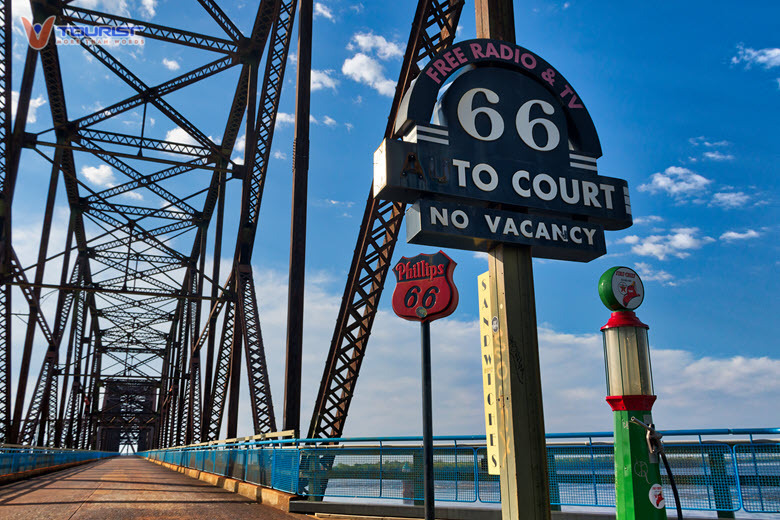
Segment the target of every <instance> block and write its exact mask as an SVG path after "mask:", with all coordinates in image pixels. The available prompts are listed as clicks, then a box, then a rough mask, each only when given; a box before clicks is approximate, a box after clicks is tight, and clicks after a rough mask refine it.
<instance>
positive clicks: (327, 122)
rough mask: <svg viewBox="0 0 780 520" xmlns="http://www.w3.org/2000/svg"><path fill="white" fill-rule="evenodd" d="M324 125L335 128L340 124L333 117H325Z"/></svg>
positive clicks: (323, 119)
mask: <svg viewBox="0 0 780 520" xmlns="http://www.w3.org/2000/svg"><path fill="white" fill-rule="evenodd" d="M322 124H324V125H325V126H329V127H331V128H333V127H334V126H336V125H337V124H338V123H336V120H335V119H333V118H332V117H330V116H325V117H324V118H322Z"/></svg>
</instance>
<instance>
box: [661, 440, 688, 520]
mask: <svg viewBox="0 0 780 520" xmlns="http://www.w3.org/2000/svg"><path fill="white" fill-rule="evenodd" d="M661 460H663V461H664V467H665V468H666V474H667V475H669V483H670V484H671V485H672V493H674V505H676V506H677V518H678V519H679V520H683V514H682V506H680V494H679V493H678V492H677V484H676V483H675V482H674V475H672V468H670V467H669V461H668V460H666V453H664V452H663V451H661Z"/></svg>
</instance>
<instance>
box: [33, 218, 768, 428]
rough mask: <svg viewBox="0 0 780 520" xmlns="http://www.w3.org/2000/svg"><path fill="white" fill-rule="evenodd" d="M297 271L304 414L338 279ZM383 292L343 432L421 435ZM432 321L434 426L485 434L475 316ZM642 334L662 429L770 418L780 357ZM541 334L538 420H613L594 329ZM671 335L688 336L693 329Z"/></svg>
mask: <svg viewBox="0 0 780 520" xmlns="http://www.w3.org/2000/svg"><path fill="white" fill-rule="evenodd" d="M39 230H40V227H38V231H39ZM63 234H64V230H63ZM33 253H34V251H33ZM33 258H34V256H33ZM223 264H227V265H228V266H229V264H230V262H229V261H228V260H225V261H224V262H223ZM226 269H227V268H226ZM254 274H255V277H254V278H255V284H256V287H257V294H258V295H280V297H270V296H269V297H266V298H262V297H261V298H259V305H260V315H261V316H262V317H263V337H264V340H265V342H266V344H268V345H283V344H284V341H285V339H284V338H285V337H286V325H287V299H286V296H287V273H286V272H279V271H272V270H269V269H258V268H255V270H254ZM306 282H307V283H306V295H305V300H306V320H305V322H304V335H303V337H304V348H303V352H304V356H303V373H304V374H305V375H306V376H307V377H304V380H303V385H302V389H301V394H302V403H303V407H304V408H303V409H302V410H301V416H302V417H310V416H311V412H312V405H313V404H314V399H315V396H316V394H317V390H318V388H319V381H320V377H321V375H322V367H323V363H324V360H325V358H326V355H327V351H328V347H329V343H328V342H323V341H321V338H323V337H330V335H331V334H332V332H333V318H334V316H335V315H336V313H337V312H338V309H339V305H340V303H341V290H342V289H343V287H342V282H341V281H340V280H336V279H335V278H334V277H332V276H329V275H327V274H323V273H311V274H310V273H307V277H306ZM388 303H389V302H388ZM388 303H385V305H384V306H383V307H382V308H381V309H380V311H379V313H378V314H377V317H376V320H375V322H374V327H373V330H372V334H371V341H370V345H369V346H368V348H367V351H366V356H365V358H364V361H363V364H362V367H361V371H360V378H359V381H358V384H357V391H356V392H355V396H354V399H353V401H352V404H351V407H350V413H349V418H348V419H347V423H346V430H345V432H344V435H345V436H349V437H354V436H375V435H377V434H378V432H381V434H382V435H387V436H391V435H419V434H420V431H421V418H420V409H421V403H420V378H419V373H420V356H419V341H420V333H419V327H417V326H415V324H413V323H408V322H405V321H403V320H401V319H399V318H397V317H396V316H394V315H393V313H392V311H390V310H389V309H388V307H389V305H388ZM641 317H642V316H641V314H640V319H641ZM605 320H606V318H605ZM597 325H598V324H597ZM650 325H651V326H653V323H650ZM431 329H432V330H431V337H432V338H433V345H432V346H433V348H432V352H431V356H432V361H433V371H432V372H433V373H432V380H433V393H434V395H433V406H434V410H433V414H434V418H435V421H436V431H435V434H437V435H452V434H476V435H483V434H484V431H485V430H484V424H485V423H484V411H483V407H482V367H481V364H480V359H479V354H478V352H479V349H478V347H477V348H476V350H475V345H477V344H478V342H479V327H478V323H477V321H476V320H470V319H460V318H458V317H457V315H454V316H452V317H450V318H448V319H447V320H445V321H437V322H434V323H433V324H432V325H431ZM650 334H651V337H650V341H651V358H652V365H653V376H654V382H655V392H656V394H657V395H658V401H657V403H656V405H655V407H654V409H653V415H654V419H655V420H656V423H657V424H658V425H660V427H661V428H662V429H683V428H722V427H724V426H727V425H735V424H736V425H740V424H742V425H750V426H755V427H762V426H766V427H770V426H776V425H775V424H771V422H772V421H774V420H775V419H776V417H775V416H774V415H772V414H767V413H766V410H768V409H774V408H773V406H775V405H776V401H777V395H778V393H780V359H777V358H775V357H750V356H723V357H714V356H703V355H701V354H696V353H693V352H690V351H688V350H684V349H683V348H680V347H679V346H678V345H656V344H655V343H654V341H653V329H651V330H650ZM538 335H539V356H540V364H541V374H542V395H543V399H544V411H545V428H546V430H547V431H548V432H571V431H611V430H612V428H613V422H612V421H613V417H612V412H611V411H610V409H609V406H608V405H607V404H606V403H605V402H604V396H606V387H605V384H604V351H603V346H602V338H601V334H600V333H598V332H595V331H594V333H589V334H571V333H566V332H564V331H558V330H554V329H553V328H551V327H549V326H545V325H541V326H540V327H539V329H538ZM678 341H679V343H680V344H685V343H686V342H688V341H691V342H694V341H695V334H691V335H690V336H688V337H681V338H679V340H678ZM266 356H267V363H268V367H269V378H270V382H271V388H272V394H273V396H274V405H275V406H274V408H276V409H277V410H281V409H282V407H281V404H282V398H283V395H284V392H283V384H284V377H283V367H284V351H283V349H266ZM308 376H311V377H308ZM244 387H245V385H244ZM388 388H392V389H393V391H392V392H388ZM377 403H381V405H382V406H377ZM241 411H242V413H240V414H239V417H240V419H239V431H238V434H239V435H250V434H251V431H252V425H251V423H252V419H251V413H250V408H249V399H248V396H247V397H246V399H242V401H241ZM222 433H223V436H224V430H223V431H222Z"/></svg>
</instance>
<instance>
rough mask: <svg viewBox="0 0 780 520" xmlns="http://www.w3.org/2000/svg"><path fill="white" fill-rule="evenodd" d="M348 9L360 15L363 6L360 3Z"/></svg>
mask: <svg viewBox="0 0 780 520" xmlns="http://www.w3.org/2000/svg"><path fill="white" fill-rule="evenodd" d="M349 8H350V9H352V10H353V11H355V13H356V14H360V13H362V12H363V9H364V8H365V6H364V5H363V4H362V3H360V2H359V3H357V4H355V5H351V6H349Z"/></svg>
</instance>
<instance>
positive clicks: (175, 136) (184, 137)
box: [165, 126, 199, 145]
mask: <svg viewBox="0 0 780 520" xmlns="http://www.w3.org/2000/svg"><path fill="white" fill-rule="evenodd" d="M165 140H166V141H170V142H172V143H179V144H191V145H198V144H199V143H198V141H196V140H195V138H194V137H192V136H191V135H190V134H188V133H187V131H186V130H185V129H183V128H182V127H180V126H177V127H176V128H174V129H173V130H168V132H167V133H166V134H165Z"/></svg>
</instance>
